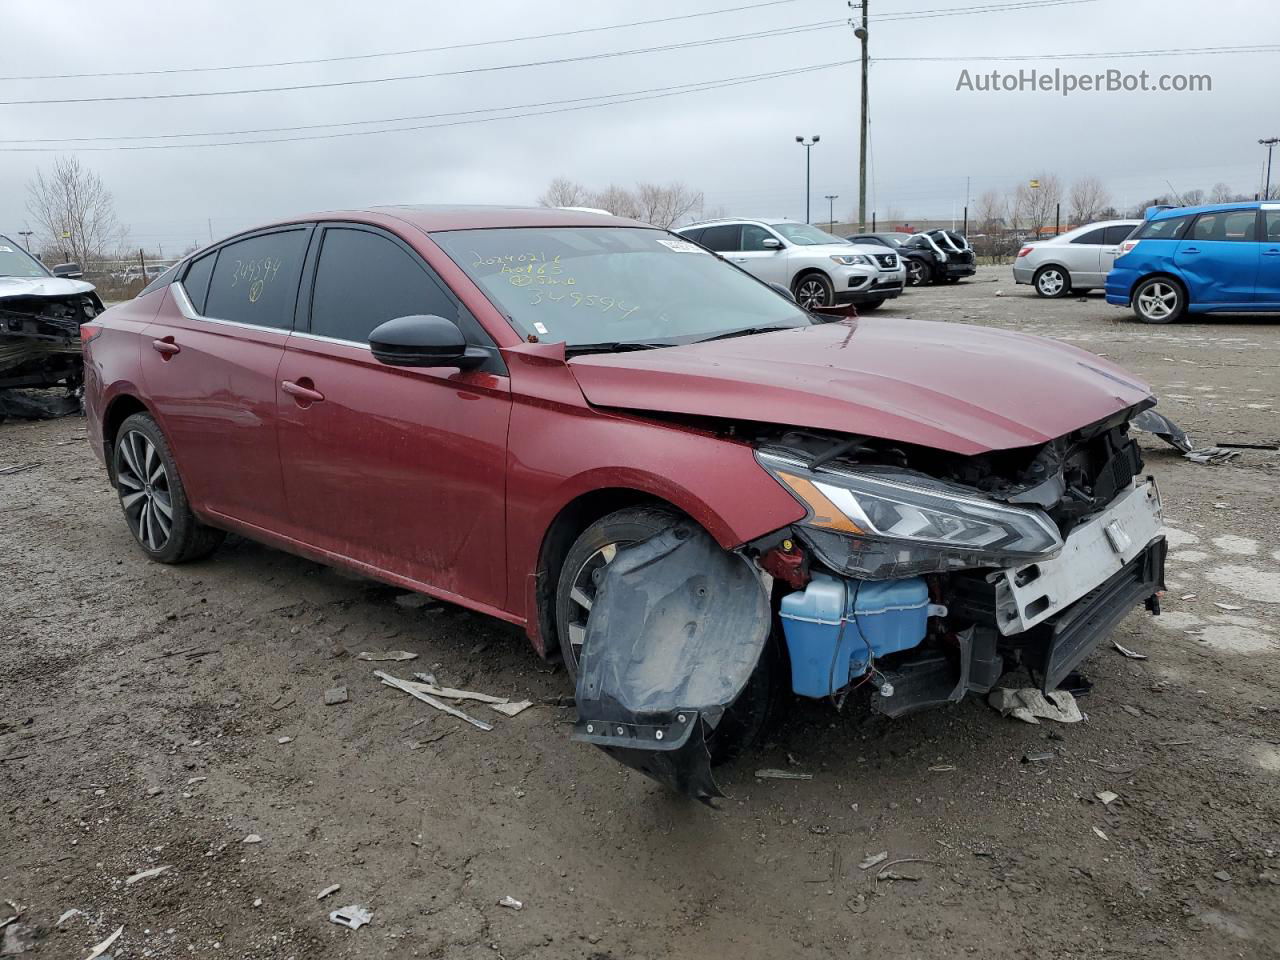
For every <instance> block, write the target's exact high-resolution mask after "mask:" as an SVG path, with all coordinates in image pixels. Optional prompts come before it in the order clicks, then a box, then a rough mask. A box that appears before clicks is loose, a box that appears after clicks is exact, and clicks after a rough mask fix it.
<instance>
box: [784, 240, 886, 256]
mask: <svg viewBox="0 0 1280 960" xmlns="http://www.w3.org/2000/svg"><path fill="white" fill-rule="evenodd" d="M791 249H792V250H793V251H794V252H795V253H801V254H804V255H806V256H813V257H831V256H836V257H838V256H841V255H844V256H848V255H849V254H851V253H862V254H875V253H893V251H892V250H889V249H886V248H885V247H881V246H878V245H876V244H872V243H814V244H810V245H808V246H801V245H800V244H796V245H794V246H792V248H791Z"/></svg>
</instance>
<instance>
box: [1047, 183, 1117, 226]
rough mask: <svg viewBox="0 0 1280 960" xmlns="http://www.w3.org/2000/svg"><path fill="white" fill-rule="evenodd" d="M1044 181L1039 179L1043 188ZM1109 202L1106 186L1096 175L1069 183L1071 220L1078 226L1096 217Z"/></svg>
mask: <svg viewBox="0 0 1280 960" xmlns="http://www.w3.org/2000/svg"><path fill="white" fill-rule="evenodd" d="M1043 186H1044V181H1041V189H1043ZM1110 203H1111V197H1110V195H1109V194H1108V193H1107V188H1106V187H1104V186H1103V185H1102V181H1101V180H1099V179H1098V178H1097V177H1094V176H1088V177H1080V178H1079V179H1078V180H1076V182H1075V183H1073V184H1071V222H1072V223H1074V224H1076V225H1077V226H1079V225H1080V224H1082V223H1090V222H1092V221H1094V220H1097V219H1098V216H1099V215H1100V214H1101V213H1102V210H1103V208H1104V207H1106V206H1107V205H1109V204H1110Z"/></svg>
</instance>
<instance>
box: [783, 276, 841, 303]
mask: <svg viewBox="0 0 1280 960" xmlns="http://www.w3.org/2000/svg"><path fill="white" fill-rule="evenodd" d="M792 292H793V293H795V295H796V303H798V304H800V306H801V307H803V308H804V309H805V310H812V309H813V308H814V307H829V306H831V305H832V304H834V303H835V302H836V293H835V290H834V288H833V287H832V286H831V281H830V280H828V279H827V278H826V277H824V276H823V275H822V274H820V273H810V274H806V275H805V276H803V277H801V278H800V279H799V280H797V281H796V282H795V286H794V287H793V288H792Z"/></svg>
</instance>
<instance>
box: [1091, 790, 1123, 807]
mask: <svg viewBox="0 0 1280 960" xmlns="http://www.w3.org/2000/svg"><path fill="white" fill-rule="evenodd" d="M1094 796H1095V797H1097V798H1098V799H1099V800H1101V801H1102V805H1103V806H1104V807H1105V806H1106V805H1107V804H1110V803H1115V801H1117V800H1119V799H1120V794H1118V793H1113V792H1111V791H1110V790H1099V791H1098V792H1097V793H1095V794H1094Z"/></svg>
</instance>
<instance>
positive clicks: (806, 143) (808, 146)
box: [796, 133, 822, 223]
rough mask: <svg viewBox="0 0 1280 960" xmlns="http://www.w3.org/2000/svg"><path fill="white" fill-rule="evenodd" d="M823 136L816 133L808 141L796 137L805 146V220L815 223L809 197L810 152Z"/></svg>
mask: <svg viewBox="0 0 1280 960" xmlns="http://www.w3.org/2000/svg"><path fill="white" fill-rule="evenodd" d="M821 139H822V138H821V137H820V136H818V135H817V134H816V133H815V134H814V135H813V136H812V137H810V138H809V139H808V140H807V141H806V140H805V138H804V137H796V143H798V144H800V146H802V147H804V222H805V223H813V218H812V217H811V216H810V215H809V198H810V195H811V192H810V190H809V154H810V153H811V152H812V150H813V145H814V144H815V143H817V142H818V141H819V140H821Z"/></svg>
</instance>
